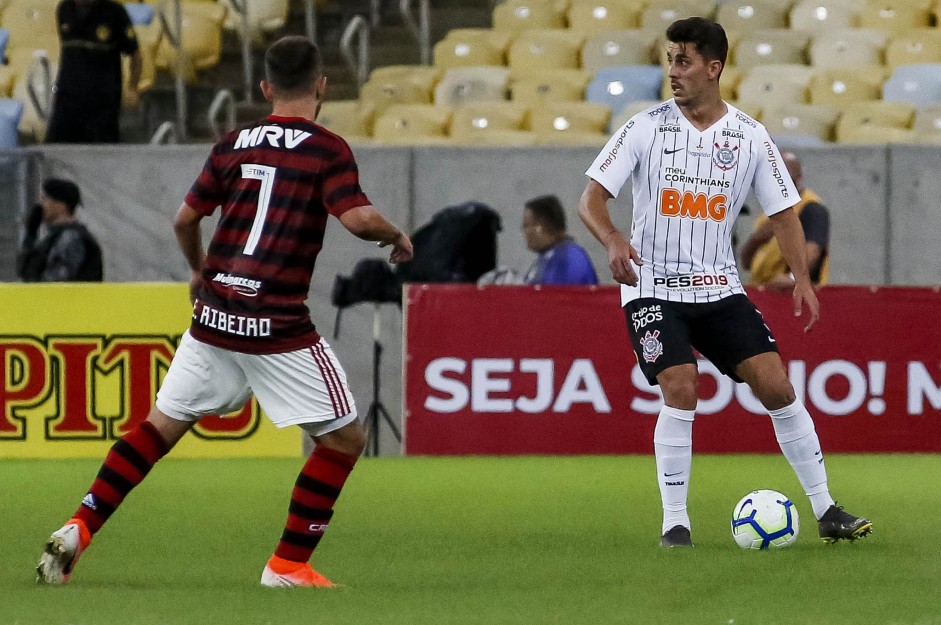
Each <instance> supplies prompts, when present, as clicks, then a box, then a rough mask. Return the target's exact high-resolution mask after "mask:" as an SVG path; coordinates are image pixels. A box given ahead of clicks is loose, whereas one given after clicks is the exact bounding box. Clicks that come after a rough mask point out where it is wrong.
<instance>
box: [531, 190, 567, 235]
mask: <svg viewBox="0 0 941 625" xmlns="http://www.w3.org/2000/svg"><path fill="white" fill-rule="evenodd" d="M526 208H528V209H529V210H530V211H532V213H533V217H535V218H536V219H537V220H538V221H539V222H540V223H543V224H545V225H546V226H548V227H549V228H550V229H551V230H553V231H554V232H565V229H566V225H565V209H564V208H563V207H562V202H561V201H559V198H557V197H556V196H554V195H541V196H539V197H535V198H533V199H531V200H529V201H528V202H526Z"/></svg>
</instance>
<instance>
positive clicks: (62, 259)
mask: <svg viewBox="0 0 941 625" xmlns="http://www.w3.org/2000/svg"><path fill="white" fill-rule="evenodd" d="M81 202H82V196H81V193H80V192H79V189H78V186H76V184H75V183H74V182H71V181H69V180H62V179H59V178H49V179H47V180H46V181H45V182H44V183H43V185H42V196H41V198H40V202H39V204H36V205H35V206H34V207H33V209H32V211H30V213H29V216H28V217H27V220H26V237H25V238H24V239H23V246H22V249H21V251H20V253H19V255H18V256H17V259H16V272H17V274H18V275H19V276H20V278H22V279H23V281H24V282H100V281H101V279H102V277H103V276H102V274H103V271H102V262H101V247H100V246H99V245H98V242H97V241H96V240H95V237H93V236H92V234H91V233H90V232H89V231H88V229H87V228H86V227H85V226H84V224H82V223H80V222H79V221H78V220H77V219H76V218H75V209H76V207H77V206H78V205H79V204H80V203H81ZM42 224H45V225H46V235H45V236H44V237H43V238H42V239H39V227H40V226H41V225H42Z"/></svg>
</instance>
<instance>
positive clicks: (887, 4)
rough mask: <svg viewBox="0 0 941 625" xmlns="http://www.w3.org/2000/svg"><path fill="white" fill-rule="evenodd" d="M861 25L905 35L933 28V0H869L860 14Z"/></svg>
mask: <svg viewBox="0 0 941 625" xmlns="http://www.w3.org/2000/svg"><path fill="white" fill-rule="evenodd" d="M859 25H860V26H862V27H864V28H882V29H885V30H887V31H891V32H895V33H904V32H906V31H908V30H911V29H912V28H927V27H929V26H931V0H869V1H868V2H867V3H866V6H864V7H863V8H862V10H861V11H860V13H859Z"/></svg>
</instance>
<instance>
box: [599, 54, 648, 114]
mask: <svg viewBox="0 0 941 625" xmlns="http://www.w3.org/2000/svg"><path fill="white" fill-rule="evenodd" d="M662 77H663V68H661V67H660V66H659V65H634V66H630V65H629V66H623V67H606V68H604V69H602V70H599V71H598V72H597V73H596V74H595V78H594V80H592V81H591V83H590V84H589V85H588V91H587V97H586V98H585V99H586V100H588V101H589V102H594V103H597V104H604V105H606V106H608V107H609V108H610V109H611V112H612V113H613V114H615V115H617V114H618V113H620V112H621V110H622V109H623V108H624V107H625V106H627V105H628V104H630V103H631V102H636V101H638V100H656V99H657V98H658V97H659V95H660V84H661V81H662Z"/></svg>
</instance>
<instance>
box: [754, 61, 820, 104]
mask: <svg viewBox="0 0 941 625" xmlns="http://www.w3.org/2000/svg"><path fill="white" fill-rule="evenodd" d="M813 74H814V70H813V69H812V68H810V67H807V66H804V65H759V66H757V67H753V68H751V69H750V70H749V71H748V73H747V74H746V75H745V77H744V78H743V79H742V82H740V83H739V85H738V100H739V101H740V102H753V103H755V104H757V105H759V106H762V107H764V106H766V105H768V104H769V103H774V104H781V103H785V102H786V103H800V102H806V101H807V90H808V87H809V86H810V80H811V78H812V77H813Z"/></svg>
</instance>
